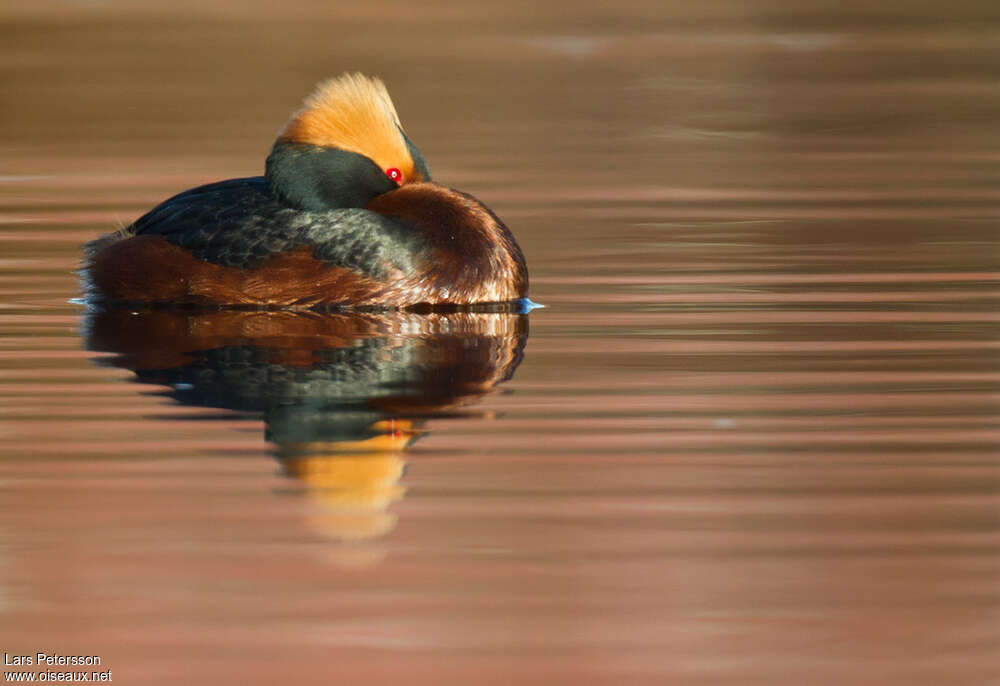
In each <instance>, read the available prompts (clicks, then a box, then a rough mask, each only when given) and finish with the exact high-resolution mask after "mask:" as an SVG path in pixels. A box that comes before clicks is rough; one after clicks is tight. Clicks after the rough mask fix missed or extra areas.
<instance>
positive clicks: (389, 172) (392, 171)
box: [385, 167, 403, 184]
mask: <svg viewBox="0 0 1000 686" xmlns="http://www.w3.org/2000/svg"><path fill="white" fill-rule="evenodd" d="M385 175H386V176H388V177H389V178H390V179H392V180H393V181H395V182H396V183H397V184H399V183H403V172H401V171H399V170H398V169H396V168H395V167H390V168H389V169H386V170H385Z"/></svg>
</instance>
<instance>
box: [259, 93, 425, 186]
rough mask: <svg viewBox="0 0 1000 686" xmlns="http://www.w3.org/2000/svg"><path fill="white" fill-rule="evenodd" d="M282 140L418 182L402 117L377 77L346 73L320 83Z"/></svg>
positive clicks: (295, 116) (286, 126)
mask: <svg viewBox="0 0 1000 686" xmlns="http://www.w3.org/2000/svg"><path fill="white" fill-rule="evenodd" d="M279 139H280V140H284V141H289V142H294V143H306V144H310V145H320V146H324V147H332V148H339V149H341V150H347V151H349V152H354V153H358V154H359V155H364V156H365V157H367V158H369V159H370V160H372V161H373V162H375V164H377V165H378V166H379V167H380V168H381V169H382V170H388V169H391V168H394V167H395V168H397V169H399V170H400V171H402V173H403V175H404V178H405V179H406V180H411V179H413V177H414V165H413V158H412V157H411V156H410V151H409V149H408V148H407V146H406V140H405V139H404V138H403V133H402V126H401V125H400V123H399V115H397V114H396V108H395V106H394V105H393V104H392V98H390V97H389V92H388V91H387V90H386V87H385V84H384V83H382V81H381V80H380V79H378V78H373V77H368V76H365V75H363V74H357V73H355V74H343V75H342V76H338V77H337V78H334V79H330V80H329V81H324V82H323V83H321V84H319V85H318V86H317V87H316V90H314V91H313V92H312V94H310V95H309V96H308V97H307V98H306V99H305V102H304V103H303V105H302V108H301V109H299V110H298V111H297V112H295V113H294V114H293V115H292V116H291V118H290V119H289V120H288V123H287V124H286V125H285V128H284V129H282V132H281V134H280V135H279Z"/></svg>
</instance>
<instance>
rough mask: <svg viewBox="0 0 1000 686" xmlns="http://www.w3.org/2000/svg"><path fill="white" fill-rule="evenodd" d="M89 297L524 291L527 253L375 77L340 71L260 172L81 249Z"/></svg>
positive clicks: (171, 202)
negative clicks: (432, 164) (449, 175)
mask: <svg viewBox="0 0 1000 686" xmlns="http://www.w3.org/2000/svg"><path fill="white" fill-rule="evenodd" d="M84 273H85V275H86V278H87V280H88V290H89V293H88V295H90V296H91V297H92V298H93V299H96V300H100V301H110V302H122V303H169V304H203V305H243V306H272V307H294V308H300V307H301V308H306V307H315V306H331V307H377V308H410V307H414V306H427V305H430V306H439V305H446V306H448V305H451V306H468V305H475V304H481V303H502V302H510V301H515V300H519V299H521V298H526V296H527V291H528V273H527V268H526V266H525V262H524V256H523V255H522V253H521V249H520V248H519V247H518V245H517V242H516V241H515V240H514V236H513V235H512V234H511V232H510V231H509V230H508V229H507V227H506V226H504V224H503V222H501V221H500V219H499V218H497V216H496V215H495V214H494V213H493V212H492V211H491V210H490V209H489V208H488V207H486V206H485V205H483V204H482V203H481V202H479V201H478V200H476V199H475V198H473V197H472V196H471V195H468V194H466V193H462V192H460V191H456V190H453V189H450V188H447V187H444V186H439V185H437V184H435V183H433V182H432V181H431V174H430V171H429V170H428V168H427V164H426V162H425V161H424V158H423V156H422V155H421V154H420V151H419V150H417V148H416V146H414V145H413V143H412V142H411V141H410V139H409V138H408V137H407V135H406V134H405V133H404V131H403V128H402V125H401V124H400V123H399V117H398V116H397V114H396V109H395V107H394V106H393V104H392V100H391V99H390V98H389V93H388V91H387V90H386V88H385V85H384V84H383V83H382V82H381V81H380V80H379V79H377V78H369V77H366V76H363V75H361V74H345V75H343V76H340V77H338V78H335V79H332V80H330V81H326V82H324V83H321V84H320V85H319V86H318V87H317V88H316V90H315V91H314V92H313V93H312V95H310V96H309V97H308V98H306V100H305V102H304V104H303V106H302V108H301V109H299V110H298V111H297V112H295V113H294V114H293V115H292V116H291V118H290V119H289V120H288V122H287V123H286V125H285V126H284V128H283V129H282V131H281V133H280V134H279V135H278V138H277V140H276V141H275V143H274V146H273V148H272V149H271V154H270V155H269V156H268V158H267V163H266V167H265V175H264V176H257V177H251V178H242V179H230V180H227V181H220V182H218V183H213V184H209V185H206V186H199V187H197V188H192V189H190V190H187V191H184V192H183V193H180V194H179V195H175V196H174V197H172V198H170V199H168V200H166V201H164V202H163V203H161V204H160V205H157V206H156V207H154V208H153V209H152V210H150V211H149V212H147V213H146V214H145V215H143V216H142V217H140V218H139V219H137V220H136V221H135V222H134V223H132V224H131V225H130V226H128V227H126V228H124V229H122V230H121V231H119V232H117V233H114V234H110V235H108V236H104V237H103V238H100V239H98V240H96V241H93V242H92V243H90V244H88V246H87V248H86V258H85V262H84Z"/></svg>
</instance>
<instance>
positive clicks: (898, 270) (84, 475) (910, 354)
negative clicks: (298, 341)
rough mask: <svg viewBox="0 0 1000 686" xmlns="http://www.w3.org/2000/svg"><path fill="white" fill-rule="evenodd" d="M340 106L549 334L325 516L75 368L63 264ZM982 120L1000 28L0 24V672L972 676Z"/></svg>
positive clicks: (789, 20)
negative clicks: (474, 219) (38, 664)
mask: <svg viewBox="0 0 1000 686" xmlns="http://www.w3.org/2000/svg"><path fill="white" fill-rule="evenodd" d="M345 70H362V71H365V72H368V73H374V74H379V75H381V76H382V77H383V78H384V79H385V80H386V82H387V84H388V85H389V88H390V92H391V93H392V94H393V97H394V100H395V102H396V105H397V108H398V110H399V112H400V115H401V117H402V120H403V123H404V125H405V126H406V127H407V131H408V133H409V135H410V136H411V138H413V140H414V141H415V142H416V143H417V145H419V146H420V148H421V150H422V151H423V153H424V154H425V156H426V157H427V159H428V162H429V164H430V166H431V169H432V171H433V172H434V174H435V177H436V178H437V179H439V180H440V181H441V182H443V183H446V184H448V185H451V186H454V187H457V188H461V189H463V190H466V191H469V192H471V193H473V194H475V195H476V196H478V197H480V198H481V199H482V200H484V201H485V202H486V203H487V204H489V205H490V206H491V207H492V208H493V209H495V210H496V212H497V213H498V214H499V215H500V216H501V217H502V218H504V220H505V221H506V222H507V223H508V224H509V225H510V226H511V228H512V229H513V230H514V231H515V233H516V235H517V236H518V238H519V240H520V242H521V245H522V247H523V248H524V251H525V253H526V255H527V257H528V263H529V267H530V270H531V278H532V291H531V296H532V298H533V299H534V300H537V301H539V302H542V303H545V304H546V305H548V308H547V309H543V310H539V311H536V312H534V313H532V314H531V315H530V328H531V333H530V337H529V338H528V340H527V345H526V349H525V357H524V361H523V362H522V364H521V365H520V367H519V369H518V370H517V372H516V374H515V376H514V377H513V379H512V380H510V381H509V382H507V383H505V384H503V385H501V386H499V387H498V388H497V389H496V390H495V392H491V393H488V394H487V395H485V396H484V397H482V398H480V399H479V400H478V401H476V402H475V403H474V404H472V405H470V406H468V407H466V408H465V411H463V412H458V413H455V415H454V416H443V417H440V418H438V419H434V420H432V421H430V422H429V423H428V424H427V426H426V427H425V429H426V430H427V433H426V435H424V436H423V437H422V438H421V440H420V441H418V442H417V443H415V444H414V445H413V446H412V447H411V448H410V449H409V450H407V451H406V452H405V453H404V454H402V455H396V456H395V457H393V458H392V459H391V460H390V461H389V462H390V463H391V464H389V463H387V465H388V466H387V469H389V470H390V471H392V470H395V471H394V472H393V476H391V477H389V478H388V479H387V480H384V481H383V482H381V486H380V489H381V490H380V494H381V497H378V498H373V499H372V500H371V502H369V503H368V506H367V509H366V508H361V509H360V510H359V509H355V510H349V511H346V514H345V512H344V511H338V512H334V513H333V514H331V513H330V511H328V510H323V509H322V507H323V505H324V504H323V503H319V504H317V503H316V502H314V501H312V500H310V499H309V497H308V495H309V494H308V493H306V492H303V491H302V489H300V488H297V486H296V484H295V483H294V480H293V479H290V478H289V477H288V476H286V475H285V474H284V473H283V472H282V470H281V469H279V467H278V465H277V463H276V462H275V459H274V457H273V455H272V447H271V445H270V444H269V443H268V442H267V441H265V438H264V424H263V422H262V421H260V420H259V419H254V418H253V417H250V418H247V417H246V416H243V415H239V414H237V413H234V412H229V411H226V410H221V409H212V408H205V409H199V408H193V407H190V406H184V405H182V404H178V403H177V402H175V401H173V400H172V399H171V398H169V397H167V396H165V395H164V392H163V389H162V388H161V387H160V386H156V385H148V384H137V383H134V382H132V379H133V378H134V374H133V373H132V372H130V371H128V370H125V369H120V368H115V367H113V366H106V364H105V365H104V366H102V365H101V364H98V362H100V361H101V360H104V361H105V363H106V362H107V357H108V355H107V354H106V353H97V352H88V351H86V350H85V345H84V342H83V339H82V335H83V328H82V327H83V319H84V309H85V308H84V307H83V306H82V305H80V304H77V303H73V302H70V300H71V299H72V298H74V297H76V296H77V295H78V287H77V282H76V277H75V275H74V269H75V268H76V266H77V264H78V259H79V254H80V253H79V249H80V246H81V244H82V243H83V242H85V241H87V240H89V239H92V238H94V237H96V236H98V235H100V234H102V233H105V232H107V231H109V230H111V229H114V228H117V227H118V226H121V225H124V224H126V223H128V222H130V221H131V220H132V219H134V218H136V217H137V216H139V215H140V214H141V213H142V212H143V211H145V210H146V209H148V208H149V207H151V206H152V205H153V204H155V203H156V202H158V201H159V200H162V199H163V198H165V197H166V196H168V195H170V194H172V193H175V192H177V191H180V190H182V189H184V188H187V187H190V186H193V185H196V184H198V183H203V182H208V181H212V180H217V179H221V178H227V177H234V176H244V175H253V174H258V173H260V172H261V170H262V164H263V158H264V156H265V155H266V153H267V150H268V148H269V146H270V143H271V140H272V138H273V136H274V134H275V133H276V131H277V129H278V128H279V127H280V125H281V124H282V123H283V122H284V120H285V118H286V117H287V116H288V114H289V112H291V111H292V109H294V108H295V107H296V106H297V103H298V102H299V101H300V99H301V98H302V97H303V96H304V95H305V94H306V93H307V92H308V91H309V90H310V89H311V88H312V86H313V84H314V83H315V82H317V81H319V80H321V79H323V78H325V77H328V76H332V75H336V74H338V73H340V72H342V71H345ZM998 122H1000V4H997V3H996V2H992V1H990V2H987V1H983V2H961V1H959V2H949V3H945V4H942V3H931V2H919V1H916V0H914V1H912V2H901V1H895V2H893V1H889V2H881V3H872V2H861V1H856V0H848V1H846V2H822V1H818V0H806V1H804V2H795V3H791V2H773V1H767V0H750V1H740V2H735V1H725V0H724V1H722V2H712V3H690V2H674V1H672V0H671V1H664V0H659V1H656V2H624V3H622V2H615V3H609V2H579V3H541V2H521V1H518V0H515V1H514V2H505V3H489V4H481V5H480V4H474V3H458V2H439V1H434V2H427V3H412V2H411V3H403V2H375V3H351V4H338V3H328V2H309V1H307V0H289V1H287V2H282V3H272V2H259V1H257V0H250V1H247V2H241V3H238V4H237V3H234V4H232V5H230V4H226V3H221V2H217V1H199V2H161V1H159V0H154V1H152V2H146V3H128V2H116V1H109V2H96V1H95V2H82V1H81V2H71V1H69V0H66V1H59V0H38V1H36V2H31V3H27V2H26V3H16V2H7V3H3V4H0V440H2V443H0V652H6V653H9V654H32V655H33V654H34V653H36V652H39V651H43V652H49V653H53V652H56V653H63V654H88V655H90V654H96V655H100V656H101V658H102V660H103V666H102V667H103V668H105V669H111V670H112V671H113V678H114V681H115V682H118V683H123V684H167V683H179V684H230V683H232V684H274V683H295V684H314V683H315V684H319V683H353V684H358V683H375V684H383V683H384V684H388V683H403V682H405V683H420V684H444V683H448V684H451V683H454V684H466V683H490V684H492V683H496V684H507V683H532V684H555V683H559V684H585V683H608V684H623V683H630V684H631V683H634V684H649V683H670V684H733V685H737V684H738V685H749V684H795V685H799V684H907V685H908V686H913V685H917V684H927V685H938V684H950V685H951V686H958V685H960V684H962V685H964V684H969V685H972V684H976V685H979V684H991V683H1000V657H998V655H1000V603H998V601H1000V459H998V451H997V447H998V438H1000V430H998V429H1000V427H998V421H997V409H998V400H1000V395H998V387H1000V358H998V352H1000V350H998V349H1000V338H998V336H997V334H998V320H1000V312H998V308H997V305H998V303H1000V252H998V247H997V246H998V243H997V240H998V231H997V222H998V218H1000V190H998V188H1000V187H998V181H1000V126H998ZM209 418H210V420H209ZM402 463H405V465H406V471H405V473H404V474H400V473H399V472H400V470H401V468H402ZM328 504H329V503H327V505H328ZM317 508H319V509H317ZM6 669H8V670H9V669H10V668H6ZM50 669H54V668H50Z"/></svg>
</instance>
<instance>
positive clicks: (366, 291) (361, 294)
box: [88, 236, 386, 306]
mask: <svg viewBox="0 0 1000 686" xmlns="http://www.w3.org/2000/svg"><path fill="white" fill-rule="evenodd" d="M88 272H89V277H90V280H91V282H92V283H93V286H94V287H95V288H96V289H97V291H98V292H99V293H101V294H102V295H103V296H104V297H106V298H108V299H109V300H115V301H122V302H164V303H167V302H169V303H179V304H206V303H226V304H231V305H277V306H309V305H316V304H319V303H325V304H336V303H358V302H362V301H366V300H369V299H371V298H372V297H373V296H374V295H375V294H377V293H379V292H381V291H383V290H385V288H386V284H382V283H379V282H377V281H375V280H373V279H369V278H367V277H364V276H362V275H360V274H358V273H357V272H354V271H351V270H349V269H344V268H342V267H334V266H331V265H329V264H326V263H324V262H322V261H320V260H317V259H315V258H314V257H313V256H312V250H311V249H310V248H301V249H298V250H295V251H294V252H290V253H286V254H283V255H278V256H275V257H272V258H270V259H268V260H267V261H265V262H264V263H262V264H261V265H260V266H259V267H256V268H254V269H237V268H233V267H223V266H221V265H217V264H212V263H211V262H205V261H203V260H199V259H198V258H196V257H194V256H192V255H191V254H190V253H188V252H186V251H185V250H184V249H183V248H180V247H178V246H176V245H173V244H172V243H170V242H168V241H167V240H165V239H164V238H162V237H160V236H133V237H131V238H126V239H124V240H120V241H118V242H117V243H113V244H111V245H109V246H107V247H105V248H103V249H102V250H101V251H100V252H98V253H97V254H96V255H95V256H94V257H93V259H92V261H91V263H90V265H89V269H88Z"/></svg>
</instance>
